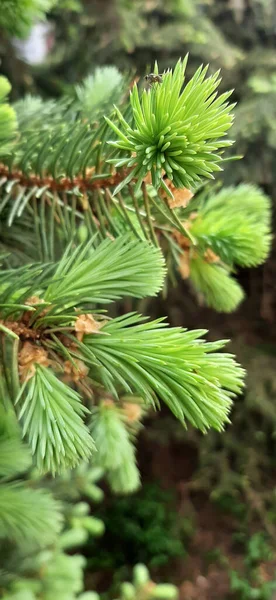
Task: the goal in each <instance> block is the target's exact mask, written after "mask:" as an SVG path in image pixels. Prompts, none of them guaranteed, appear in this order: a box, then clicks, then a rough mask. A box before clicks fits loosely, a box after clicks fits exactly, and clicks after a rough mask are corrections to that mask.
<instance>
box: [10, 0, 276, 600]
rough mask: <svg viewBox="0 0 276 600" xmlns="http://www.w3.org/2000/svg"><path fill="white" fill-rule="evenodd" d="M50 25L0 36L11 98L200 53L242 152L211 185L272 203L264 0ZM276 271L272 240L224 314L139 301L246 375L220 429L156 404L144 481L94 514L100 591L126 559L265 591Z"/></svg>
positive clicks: (67, 3)
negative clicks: (199, 330) (234, 305)
mask: <svg viewBox="0 0 276 600" xmlns="http://www.w3.org/2000/svg"><path fill="white" fill-rule="evenodd" d="M2 18H4V17H2ZM0 23H1V17H0ZM47 24H48V28H46V29H45V33H43V34H42V30H37V32H36V33H35V31H34V30H33V31H32V36H33V39H32V40H30V37H27V38H26V40H25V42H22V40H21V41H20V43H19V42H18V40H17V39H16V38H14V37H13V36H12V35H10V36H9V35H8V33H7V32H6V34H5V35H4V34H3V35H2V34H1V37H0V59H1V71H2V72H3V73H4V74H6V75H7V76H8V78H9V80H10V81H11V83H12V87H13V91H12V94H13V99H17V98H19V97H21V96H22V95H23V94H26V93H32V94H39V95H42V96H44V97H48V96H51V97H52V96H56V97H57V96H59V95H61V94H62V93H63V92H64V91H65V90H67V89H68V88H70V86H73V85H75V84H76V83H78V82H80V81H81V80H82V78H84V77H86V76H87V75H89V74H93V73H95V69H97V67H99V66H102V65H116V66H117V67H118V68H119V69H120V70H121V71H123V72H127V73H130V74H131V75H132V76H133V78H134V77H135V76H138V77H140V76H142V77H143V76H144V75H145V74H146V73H147V72H150V71H151V70H152V67H153V64H154V61H155V60H157V61H158V65H159V71H160V72H162V71H163V70H164V69H166V68H168V67H171V66H172V65H173V64H174V63H175V62H176V60H177V59H178V58H179V57H180V56H182V57H183V56H184V55H185V54H186V53H187V52H189V54H190V60H189V67H188V68H189V72H190V73H192V72H193V71H194V69H195V68H196V67H197V66H199V65H200V64H201V63H202V62H203V63H210V69H211V71H216V70H217V69H221V73H222V78H223V79H222V86H223V88H225V89H229V88H234V100H235V101H236V102H237V107H236V110H235V123H234V127H233V130H232V137H233V139H235V140H236V144H235V153H236V154H238V155H243V157H244V158H243V159H242V160H239V161H235V162H229V163H227V162H226V163H225V165H226V166H225V169H224V173H223V174H222V177H221V181H222V182H225V183H227V185H235V184H237V183H240V182H254V183H256V184H258V185H259V186H261V187H262V188H263V189H264V190H265V192H266V193H267V194H268V195H269V196H270V197H271V198H272V201H273V205H274V204H275V201H276V2H275V0H205V1H204V0H203V1H201V0H62V1H59V2H57V3H56V4H55V6H54V7H53V8H52V10H51V11H50V12H49V14H48V17H47ZM13 33H14V32H13ZM18 34H19V35H21V32H18ZM43 35H45V38H43ZM42 38H43V39H42ZM31 42H32V44H34V46H31V48H34V47H36V45H37V46H41V48H42V49H41V52H42V54H41V58H40V59H39V58H38V59H37V61H36V60H35V52H34V53H32V52H31V54H30V56H31V57H32V60H31V64H30V62H28V60H26V57H27V58H28V56H27V55H26V52H27V51H28V44H29V45H30V43H31ZM29 47H30V46H29ZM24 57H25V59H24ZM32 63H35V64H32ZM274 228H275V225H274ZM275 267H276V250H275V244H273V247H272V251H271V255H270V258H269V260H268V261H267V262H266V263H265V265H263V266H262V267H260V268H258V269H254V270H252V271H250V270H246V272H243V271H242V270H241V271H240V272H239V273H238V277H239V279H240V281H241V283H242V285H243V287H244V289H245V291H246V294H247V298H246V300H245V301H244V302H243V304H242V305H241V307H240V308H239V310H238V311H236V312H235V313H234V314H232V315H226V316H222V315H218V314H217V313H215V312H214V311H212V310H210V309H207V308H203V307H200V306H198V305H197V304H195V301H194V298H193V296H192V295H191V294H190V292H189V287H188V285H187V284H186V283H185V282H183V281H179V284H178V286H177V287H176V288H174V289H171V290H170V291H169V294H168V296H167V298H166V299H162V298H159V299H158V300H154V302H151V304H150V306H149V307H147V310H148V311H149V310H150V312H151V314H152V315H154V316H156V315H158V316H159V315H164V314H168V316H169V320H170V322H171V324H172V325H176V324H177V325H183V326H185V327H208V328H209V330H210V337H211V338H212V339H217V338H218V337H221V336H222V337H225V338H228V337H229V338H230V337H231V339H232V347H233V350H234V351H235V352H236V353H237V355H238V358H239V360H240V361H241V362H242V364H243V365H244V366H245V367H246V368H247V371H248V376H247V389H246V392H245V394H244V397H243V398H241V399H240V400H238V401H237V402H236V404H235V408H234V411H233V414H232V421H233V424H232V426H231V427H229V428H228V429H227V431H226V432H225V434H224V435H218V434H216V433H209V434H208V436H205V437H204V436H202V435H201V434H199V433H197V432H196V431H191V432H189V433H186V432H184V431H183V430H182V428H181V427H180V426H178V424H177V423H176V422H175V421H174V419H173V418H172V417H170V416H168V415H167V414H166V411H163V412H162V414H158V415H157V416H156V417H155V418H151V419H149V420H148V422H147V423H146V425H147V426H146V427H145V428H144V430H143V431H142V432H141V434H140V438H139V462H140V466H141V469H142V474H143V478H144V483H145V485H144V487H143V489H142V490H141V491H140V492H139V493H138V494H135V495H134V496H132V497H130V498H127V499H121V498H119V499H114V498H112V497H108V498H107V500H106V502H105V503H104V505H101V507H100V508H99V509H97V510H96V511H95V516H96V517H97V516H99V518H102V519H103V520H104V522H105V524H106V533H105V535H104V536H103V538H101V540H100V541H99V540H97V541H96V542H93V544H92V543H91V546H90V547H89V546H88V547H87V549H86V555H87V558H88V567H89V568H90V569H91V572H93V573H94V577H96V580H97V585H98V586H99V589H103V591H105V590H106V588H107V584H106V582H107V581H108V580H109V578H110V577H111V575H112V576H113V577H114V573H115V579H116V576H117V578H121V577H123V576H124V574H125V573H124V572H122V571H124V569H125V565H126V564H131V565H134V564H136V563H137V562H141V561H142V562H145V563H146V564H147V565H148V566H149V567H150V568H152V570H153V572H155V573H156V574H157V576H158V574H160V573H162V577H166V578H167V580H169V581H173V582H175V583H177V584H178V585H179V587H180V592H181V598H183V600H193V599H196V600H211V599H213V598H214V599H215V598H216V599H217V600H220V599H224V598H237V599H238V600H247V599H250V598H259V599H261V600H273V598H274V596H273V593H275V592H273V590H274V588H275V582H276V575H275V573H276V553H275V540H276V468H275V467H276V369H275V367H276V287H275V283H274V280H275ZM118 531H120V532H121V535H122V540H121V542H120V544H118ZM94 544H95V548H94Z"/></svg>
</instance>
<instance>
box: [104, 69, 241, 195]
mask: <svg viewBox="0 0 276 600" xmlns="http://www.w3.org/2000/svg"><path fill="white" fill-rule="evenodd" d="M186 64H187V57H186V58H185V59H184V61H181V60H179V61H178V63H177V65H176V67H175V69H174V70H173V71H172V70H169V71H167V72H166V73H164V75H163V76H162V80H163V81H162V83H155V84H153V87H152V88H151V89H150V90H149V91H147V90H144V91H143V92H142V95H141V96H139V92H138V88H137V86H136V84H135V85H134V87H133V90H132V92H131V95H130V102H131V107H132V116H133V121H130V122H128V121H126V120H125V118H124V117H123V115H122V113H121V112H120V110H119V109H118V108H117V109H116V112H117V116H118V119H119V125H118V126H116V125H115V124H114V123H113V122H112V121H111V120H110V119H107V121H108V123H109V125H110V127H112V129H113V130H114V131H115V133H116V134H117V136H118V137H119V140H118V141H110V144H112V145H113V146H114V147H115V148H117V149H118V150H120V151H122V158H120V159H113V160H112V162H114V164H115V165H116V166H117V167H122V166H124V167H127V168H129V169H131V171H130V173H129V175H128V176H127V177H126V178H125V179H124V181H123V182H122V183H120V184H119V185H118V187H117V188H116V190H115V191H114V193H115V194H116V193H118V191H119V190H120V189H122V188H123V187H124V185H126V184H127V183H128V182H129V181H130V180H133V179H134V178H137V179H138V181H137V185H136V189H139V187H140V185H141V183H142V181H143V179H144V178H145V177H146V175H147V174H148V173H151V177H152V184H153V186H154V187H155V188H157V189H158V188H159V187H160V185H162V186H163V187H164V188H165V189H166V191H168V189H167V186H166V185H165V183H164V181H163V179H162V173H163V172H165V173H166V175H167V177H168V178H169V179H170V180H171V181H172V182H173V184H174V185H175V187H177V188H183V187H187V188H192V187H194V186H195V185H196V184H197V182H198V181H200V179H201V178H202V177H207V178H211V179H212V178H213V175H212V173H213V172H216V171H221V167H220V166H219V163H220V162H221V160H222V156H221V149H223V148H226V147H227V146H229V145H230V144H231V142H230V141H228V140H224V139H223V137H224V136H225V135H226V132H227V131H228V129H229V128H230V127H231V123H232V115H231V110H232V109H233V107H234V105H233V104H232V105H229V104H228V102H227V100H228V98H229V96H230V95H231V93H232V92H227V93H225V94H222V95H221V96H218V95H217V91H216V90H217V87H218V86H219V83H220V79H219V78H218V76H219V73H215V75H211V76H210V77H207V78H206V74H207V69H208V67H205V68H203V67H200V68H199V69H198V70H197V71H196V73H195V74H194V76H193V77H192V79H191V80H190V81H189V82H188V83H187V84H186V85H185V86H184V88H183V84H184V79H185V69H186ZM156 72H158V69H157V66H156ZM218 150H219V153H217V151H218ZM126 154H127V156H126Z"/></svg>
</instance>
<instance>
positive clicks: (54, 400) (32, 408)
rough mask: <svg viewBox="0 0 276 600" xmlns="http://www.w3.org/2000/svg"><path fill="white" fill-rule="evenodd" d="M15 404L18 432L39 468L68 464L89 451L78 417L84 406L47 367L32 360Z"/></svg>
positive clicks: (55, 469)
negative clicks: (31, 369)
mask: <svg viewBox="0 0 276 600" xmlns="http://www.w3.org/2000/svg"><path fill="white" fill-rule="evenodd" d="M16 405H17V407H18V418H19V420H20V421H21V422H22V426H23V432H22V434H23V436H24V437H25V436H26V437H27V438H28V441H29V444H30V447H31V450H32V454H33V455H34V456H35V459H36V463H37V466H38V468H39V470H40V471H42V472H44V471H51V472H52V473H56V472H59V471H61V470H63V469H66V468H69V467H71V468H72V467H74V466H76V465H77V464H78V463H79V462H80V461H81V460H82V459H87V458H88V457H89V456H90V455H91V452H92V450H93V449H94V443H93V440H92V438H91V436H90V434H89V432H88V429H87V428H86V426H85V425H84V423H83V420H82V417H83V416H84V415H85V413H86V412H87V409H86V408H85V407H84V406H83V404H82V403H81V399H80V397H79V395H78V394H77V393H76V392H75V391H74V390H72V389H71V388H70V387H69V386H67V385H65V384H64V383H63V382H62V381H60V380H59V379H58V378H57V377H56V376H55V375H54V373H53V372H52V371H51V369H49V368H48V369H47V368H46V367H44V366H43V365H42V364H38V363H37V364H35V373H34V375H33V376H32V377H31V378H30V379H29V380H27V381H26V382H25V385H23V386H22V389H21V393H20V396H19V397H18V399H17V400H16Z"/></svg>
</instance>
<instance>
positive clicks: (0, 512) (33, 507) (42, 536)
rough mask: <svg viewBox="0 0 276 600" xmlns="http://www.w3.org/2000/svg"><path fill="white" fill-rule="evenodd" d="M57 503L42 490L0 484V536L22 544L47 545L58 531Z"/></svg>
mask: <svg viewBox="0 0 276 600" xmlns="http://www.w3.org/2000/svg"><path fill="white" fill-rule="evenodd" d="M61 524H62V517H61V512H60V505H59V503H58V502H56V500H54V499H53V497H52V496H51V495H50V494H49V493H48V492H45V491H43V490H34V489H31V488H30V489H28V488H27V487H24V486H23V485H22V484H20V483H9V484H0V537H1V538H7V539H10V540H12V541H15V542H16V543H17V544H19V545H21V546H26V544H30V545H36V546H45V545H47V544H51V543H52V542H53V541H54V540H55V539H56V536H57V534H58V533H59V531H60V528H61Z"/></svg>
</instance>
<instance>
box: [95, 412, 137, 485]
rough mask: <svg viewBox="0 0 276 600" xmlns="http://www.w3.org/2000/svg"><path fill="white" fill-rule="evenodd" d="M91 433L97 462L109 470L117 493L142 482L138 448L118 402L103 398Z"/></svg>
mask: <svg viewBox="0 0 276 600" xmlns="http://www.w3.org/2000/svg"><path fill="white" fill-rule="evenodd" d="M91 434H92V437H93V439H94V441H95V445H96V448H97V449H98V452H97V455H96V457H95V462H96V463H97V464H99V466H100V467H102V468H103V469H104V470H105V471H106V475H107V478H108V481H109V483H110V485H111V489H112V490H113V491H114V492H115V493H122V494H125V493H130V492H134V491H136V489H137V488H138V487H139V485H140V475H139V471H138V468H137V466H136V460H135V451H134V447H133V444H132V443H131V441H130V437H129V432H128V431H127V428H126V424H125V423H124V416H123V414H122V412H121V413H120V411H119V410H118V408H117V407H116V405H114V404H113V403H110V401H109V402H108V400H107V401H103V402H102V403H101V404H100V405H99V406H98V407H97V408H95V409H94V410H93V412H92V421H91Z"/></svg>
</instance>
